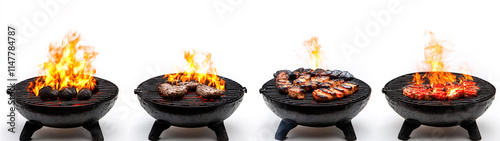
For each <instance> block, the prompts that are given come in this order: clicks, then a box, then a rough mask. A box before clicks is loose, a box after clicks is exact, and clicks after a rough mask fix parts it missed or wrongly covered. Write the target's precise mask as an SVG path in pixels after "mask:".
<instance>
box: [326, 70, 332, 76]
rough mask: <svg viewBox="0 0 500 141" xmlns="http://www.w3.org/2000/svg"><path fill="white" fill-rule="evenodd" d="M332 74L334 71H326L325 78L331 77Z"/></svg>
mask: <svg viewBox="0 0 500 141" xmlns="http://www.w3.org/2000/svg"><path fill="white" fill-rule="evenodd" d="M332 72H333V71H332V70H325V76H331V75H332Z"/></svg>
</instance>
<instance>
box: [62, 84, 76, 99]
mask: <svg viewBox="0 0 500 141" xmlns="http://www.w3.org/2000/svg"><path fill="white" fill-rule="evenodd" d="M76 95H77V92H76V89H75V88H73V87H69V88H64V89H62V90H60V91H59V93H57V96H59V100H71V99H73V98H76Z"/></svg>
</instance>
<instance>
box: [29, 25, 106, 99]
mask: <svg viewBox="0 0 500 141" xmlns="http://www.w3.org/2000/svg"><path fill="white" fill-rule="evenodd" d="M79 41H80V35H79V34H77V33H76V32H70V33H69V34H68V35H67V36H66V37H65V38H64V40H63V41H62V42H61V44H60V45H59V46H58V45H56V43H51V44H50V46H49V56H48V57H49V60H48V61H47V62H44V63H43V73H44V75H42V76H40V77H38V78H37V79H36V80H35V82H34V83H33V82H30V84H29V86H28V88H27V90H28V91H29V92H33V93H35V95H36V96H38V91H39V90H40V89H41V88H43V87H45V86H51V87H52V88H53V89H57V90H61V89H64V88H67V87H74V88H76V90H77V91H79V90H81V89H84V88H87V89H90V90H93V89H94V86H95V84H96V80H95V79H94V77H93V75H94V74H95V72H96V70H95V68H93V67H92V65H91V63H92V61H93V60H94V59H95V57H96V56H97V54H98V53H97V52H95V51H94V48H93V47H90V46H84V45H80V44H78V43H79ZM79 53H82V54H79ZM77 55H83V56H82V57H81V58H79V57H78V58H77Z"/></svg>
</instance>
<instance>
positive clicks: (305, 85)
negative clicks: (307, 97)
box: [300, 80, 319, 92]
mask: <svg viewBox="0 0 500 141" xmlns="http://www.w3.org/2000/svg"><path fill="white" fill-rule="evenodd" d="M318 84H319V83H318V82H316V81H310V80H309V81H306V83H303V84H302V85H300V87H301V88H302V89H304V90H305V91H308V92H309V91H312V90H314V89H317V88H318Z"/></svg>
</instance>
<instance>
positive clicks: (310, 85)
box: [274, 37, 359, 102]
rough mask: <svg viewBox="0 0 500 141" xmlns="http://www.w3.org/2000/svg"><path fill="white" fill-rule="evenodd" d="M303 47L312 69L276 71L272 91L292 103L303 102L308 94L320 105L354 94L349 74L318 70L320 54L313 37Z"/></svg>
mask: <svg viewBox="0 0 500 141" xmlns="http://www.w3.org/2000/svg"><path fill="white" fill-rule="evenodd" d="M304 46H305V47H306V48H307V50H308V53H309V66H311V67H312V68H314V69H310V68H308V69H304V68H299V69H297V70H295V71H293V72H292V71H290V70H280V71H277V72H276V73H275V74H274V77H275V80H276V88H278V89H279V91H280V93H282V94H288V96H290V97H291V98H294V99H304V98H305V96H306V93H307V92H312V95H313V97H314V99H315V100H316V101H320V102H324V101H331V100H334V99H340V98H342V97H344V96H348V95H351V94H353V93H354V92H356V91H357V90H358V88H359V86H358V84H356V83H355V82H352V81H350V80H352V79H353V78H354V77H353V76H352V74H350V73H349V72H347V71H340V70H324V69H321V68H319V67H320V66H321V60H322V53H321V50H320V49H321V45H319V44H318V38H317V37H312V38H311V40H308V41H305V42H304ZM292 82H293V83H292Z"/></svg>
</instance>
